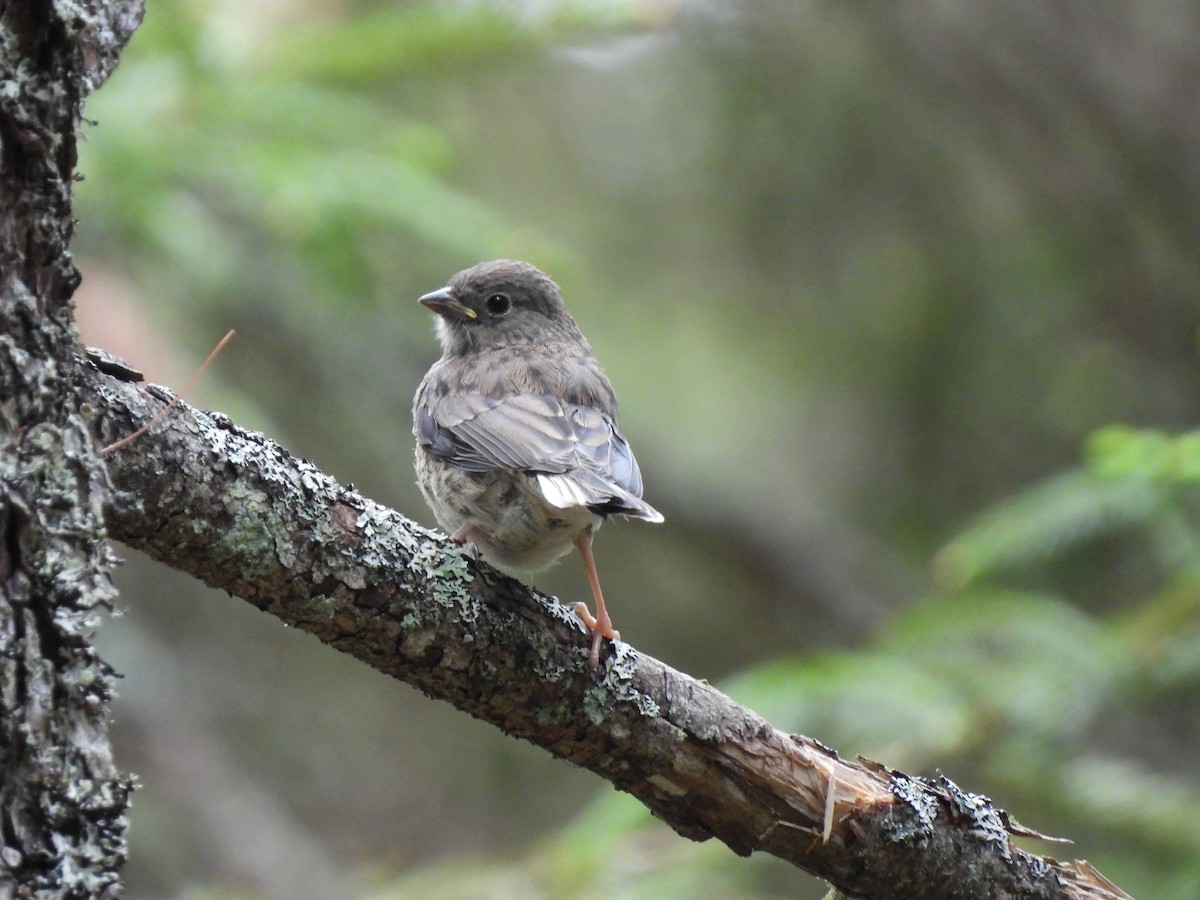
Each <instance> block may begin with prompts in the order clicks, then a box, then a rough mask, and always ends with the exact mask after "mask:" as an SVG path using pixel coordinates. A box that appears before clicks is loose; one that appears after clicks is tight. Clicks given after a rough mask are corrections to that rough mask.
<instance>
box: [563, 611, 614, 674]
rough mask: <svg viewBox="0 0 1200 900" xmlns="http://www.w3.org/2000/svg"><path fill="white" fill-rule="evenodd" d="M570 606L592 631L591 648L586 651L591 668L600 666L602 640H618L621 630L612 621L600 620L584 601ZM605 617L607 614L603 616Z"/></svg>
mask: <svg viewBox="0 0 1200 900" xmlns="http://www.w3.org/2000/svg"><path fill="white" fill-rule="evenodd" d="M571 606H572V608H573V609H574V610H575V614H576V615H577V616H579V618H581V619H583V624H584V625H586V626H587V629H588V631H590V632H591V633H592V649H591V652H590V653H588V662H589V663H591V666H592V668H593V669H597V670H599V668H600V647H601V645H602V644H603V642H604V638H608V639H609V640H610V641H619V640H620V639H621V632H619V631H617V629H615V628H613V627H612V621H611V620H610V621H608V622H601V621H600V620H599V619H597V618H596V617H595V616H593V615H592V613H591V611H590V610H589V609H588V608H587V604H586V603H572V604H571ZM605 618H607V616H606V617H605Z"/></svg>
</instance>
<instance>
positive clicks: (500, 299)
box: [483, 294, 512, 316]
mask: <svg viewBox="0 0 1200 900" xmlns="http://www.w3.org/2000/svg"><path fill="white" fill-rule="evenodd" d="M483 305H484V306H486V307H487V311H488V312H489V313H490V314H491V315H493V316H502V315H504V314H505V313H506V312H508V311H509V309H510V308H511V307H512V301H511V300H509V299H508V295H507V294H492V295H491V296H490V297H488V298H487V300H485V301H484V304H483Z"/></svg>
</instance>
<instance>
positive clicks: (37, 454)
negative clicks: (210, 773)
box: [0, 0, 141, 897]
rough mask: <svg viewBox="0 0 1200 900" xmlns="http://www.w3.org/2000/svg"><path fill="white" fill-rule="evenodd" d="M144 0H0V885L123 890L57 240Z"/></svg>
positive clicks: (61, 243) (97, 583) (86, 496)
mask: <svg viewBox="0 0 1200 900" xmlns="http://www.w3.org/2000/svg"><path fill="white" fill-rule="evenodd" d="M140 17H141V4H140V2H137V0H135V2H124V3H122V2H117V3H99V2H79V3H75V4H71V5H69V6H68V5H67V4H56V3H50V2H32V0H27V2H11V3H0V771H2V772H3V782H2V783H0V896H2V897H8V896H39V897H40V896H45V897H96V896H115V894H116V893H117V892H118V891H119V881H118V874H117V873H118V869H119V868H120V865H121V863H122V862H123V861H124V858H125V837H124V829H125V811H126V805H127V798H128V793H129V789H130V784H129V782H128V780H127V779H125V778H123V777H122V776H121V775H120V774H119V773H118V772H117V770H116V767H115V766H114V765H113V762H112V758H111V754H110V751H109V745H108V738H107V734H106V711H105V704H106V702H107V701H108V699H109V698H110V696H111V693H112V673H111V672H110V670H109V669H108V668H107V667H106V666H105V665H104V663H103V662H102V661H101V660H100V659H99V658H98V657H97V656H96V654H95V652H94V651H93V649H92V647H91V643H90V636H91V634H92V631H93V629H94V627H95V624H96V619H97V615H98V612H99V611H100V610H102V609H104V608H105V606H106V605H107V604H108V603H109V601H110V600H111V598H112V596H113V588H112V585H111V584H110V582H109V579H108V568H109V555H108V550H107V547H106V543H105V540H104V532H103V520H102V506H103V505H105V504H106V503H108V502H109V501H110V499H111V498H110V496H109V495H110V490H111V489H110V486H109V485H108V483H107V481H106V478H105V476H104V469H103V466H102V465H101V464H100V462H99V459H98V456H97V454H96V448H95V445H94V444H93V441H92V438H91V435H90V434H89V432H88V429H87V427H86V425H85V424H84V422H83V419H82V417H81V416H80V415H79V412H78V410H77V408H76V406H75V405H74V403H73V402H72V398H71V395H70V392H69V390H68V389H67V386H66V382H67V380H68V379H69V377H70V375H71V372H72V365H73V364H72V351H73V349H74V346H75V343H76V341H77V337H76V334H75V330H74V325H73V323H72V321H71V294H72V293H73V291H74V289H75V286H76V285H77V284H78V281H79V274H78V272H77V271H76V269H75V266H74V264H73V263H72V262H71V257H70V255H69V253H68V252H67V244H68V241H69V240H70V237H71V229H72V225H73V220H72V218H71V184H72V179H73V178H74V166H75V160H76V153H75V150H76V130H77V127H78V125H79V122H80V114H81V106H82V102H83V98H84V97H85V96H86V95H87V93H89V92H90V91H91V90H93V89H95V88H96V87H97V86H98V85H99V84H100V83H101V82H102V81H103V80H104V79H105V77H107V75H108V73H109V72H110V71H111V70H112V68H113V66H114V65H115V64H116V59H117V54H118V53H119V52H120V50H121V48H122V47H123V46H124V44H125V42H126V41H127V40H128V39H129V36H130V34H131V33H132V31H133V29H134V28H135V27H136V26H137V24H138V22H139V21H140Z"/></svg>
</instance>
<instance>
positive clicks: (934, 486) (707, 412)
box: [75, 0, 1200, 900]
mask: <svg viewBox="0 0 1200 900" xmlns="http://www.w3.org/2000/svg"><path fill="white" fill-rule="evenodd" d="M148 6H149V8H148V11H147V16H146V21H145V24H144V26H143V27H142V28H141V29H140V30H139V31H138V32H137V34H136V35H135V36H134V39H133V42H132V44H131V45H130V47H129V48H128V51H127V52H126V54H125V57H124V59H123V61H122V63H121V66H120V67H119V69H118V70H117V72H116V74H115V76H114V77H113V78H112V80H111V82H110V83H108V84H107V85H106V86H105V87H104V88H103V89H102V90H101V91H100V92H99V93H98V94H97V95H96V96H95V97H94V98H93V99H92V100H91V101H89V103H88V106H87V110H86V113H87V115H88V116H89V118H91V119H93V120H95V121H94V124H93V125H92V126H91V127H89V128H88V141H87V143H86V145H85V146H83V148H82V151H83V157H82V160H81V163H80V171H81V172H83V173H84V175H85V176H86V180H85V181H84V182H82V183H81V184H80V185H79V187H78V204H77V213H78V216H79V219H80V224H79V228H78V237H77V240H76V243H75V249H76V253H77V255H78V260H79V264H80V268H81V269H82V271H83V273H84V284H83V287H82V289H81V291H80V293H79V295H78V307H79V319H80V323H81V328H82V330H83V333H84V337H85V339H86V340H87V341H88V342H90V343H92V344H96V345H99V346H103V347H105V348H107V349H109V350H111V351H113V352H115V353H118V354H119V355H121V356H123V357H125V358H127V359H129V360H130V361H131V362H133V363H135V364H137V365H139V366H141V367H142V368H143V369H144V370H145V371H146V372H147V374H148V375H149V377H150V378H151V380H154V381H159V382H164V383H167V384H170V385H173V386H175V387H180V386H182V384H183V383H184V382H185V381H186V380H187V378H188V376H189V374H190V373H191V371H192V370H193V369H194V368H195V366H196V365H197V364H198V363H199V361H200V360H201V359H203V357H204V356H205V354H206V353H207V352H208V350H209V348H210V347H211V346H212V345H213V344H215V343H216V342H217V340H218V339H219V338H220V337H221V335H222V334H224V332H225V331H226V330H227V329H229V328H235V329H237V332H238V336H237V339H236V340H235V341H234V343H233V344H232V345H231V346H230V347H229V348H228V349H227V350H226V351H225V353H224V354H223V355H222V356H221V357H220V358H219V360H218V361H217V363H216V365H215V366H214V368H213V369H212V370H211V371H210V373H209V374H208V375H207V376H206V377H205V379H204V380H203V382H202V383H201V384H200V386H199V387H198V388H196V390H195V392H194V393H193V395H192V396H191V397H190V398H189V400H190V401H191V402H193V403H194V404H195V405H197V406H200V407H204V408H213V409H220V410H222V411H224V412H226V413H228V414H230V415H231V416H233V417H234V418H235V419H236V420H237V421H238V422H240V423H241V424H243V425H244V426H246V427H249V428H253V429H257V430H261V431H263V432H265V433H266V434H267V435H269V436H270V437H272V438H274V439H275V440H277V441H278V442H279V443H281V444H283V445H284V446H285V447H287V448H288V449H289V450H291V451H292V452H293V453H295V454H297V455H300V456H304V457H307V458H309V459H311V460H313V461H314V462H316V463H317V464H318V465H319V466H321V467H322V468H323V469H325V470H326V471H328V472H330V473H331V474H333V475H334V476H335V477H337V478H338V479H339V480H341V481H343V482H347V483H348V482H353V484H354V485H355V486H357V487H358V488H359V489H361V490H362V491H363V492H364V493H365V494H366V495H367V496H370V497H372V498H373V499H376V500H378V501H381V502H384V503H386V504H389V505H392V506H394V507H396V508H397V509H399V510H401V511H402V512H404V513H405V514H407V515H409V516H411V517H414V518H416V519H418V520H419V521H421V522H424V523H426V524H433V519H432V516H431V515H430V514H429V512H428V511H427V509H426V508H425V505H424V503H423V502H422V501H421V499H420V497H419V495H418V493H417V491H416V489H415V487H414V485H413V476H412V462H411V461H412V437H411V432H410V429H411V425H410V407H411V398H412V394H413V392H414V390H415V389H416V386H417V383H418V382H419V380H420V378H421V375H422V374H423V373H424V371H425V370H426V368H428V366H429V365H430V364H431V363H432V361H433V360H434V359H435V358H436V356H437V354H438V348H437V346H436V342H435V340H434V337H433V332H432V323H431V321H430V320H431V316H430V315H429V313H428V312H427V311H425V310H424V309H422V308H421V307H419V306H418V305H417V304H416V303H415V302H414V301H415V298H416V297H417V296H419V295H420V294H422V293H425V292H427V291H430V290H433V289H435V288H438V287H440V286H441V285H443V284H444V283H445V282H446V280H447V278H448V277H449V276H450V275H451V274H452V273H453V272H455V271H457V270H458V269H460V268H463V267H465V266H467V265H470V264H472V263H474V262H476V261H478V260H481V259H486V258H491V257H498V256H513V257H518V258H523V259H527V260H529V261H531V262H533V263H535V264H537V265H538V266H540V267H541V268H543V269H545V270H546V271H548V272H549V273H550V274H551V275H552V276H554V277H555V278H556V280H558V281H559V283H560V284H561V285H562V288H563V291H564V295H565V297H566V299H567V302H568V305H569V306H570V308H571V310H572V311H573V312H574V314H575V316H576V318H577V319H578V320H579V322H580V324H581V326H582V328H583V330H584V331H585V333H586V334H587V335H588V336H589V338H590V340H591V342H592V344H593V345H594V347H595V348H596V350H597V352H598V354H599V356H600V358H601V360H602V361H603V362H604V364H605V366H606V368H607V370H608V372H609V374H610V376H611V378H612V380H613V382H614V384H615V386H616V389H617V393H618V395H619V396H620V398H621V401H622V404H623V406H622V424H623V426H624V430H625V432H626V433H627V435H628V436H629V438H630V440H631V443H632V445H633V446H634V448H635V449H636V451H637V455H638V458H639V460H640V462H641V465H642V471H643V475H644V478H645V484H646V497H647V499H648V500H649V501H650V502H651V503H653V504H654V505H655V506H657V507H658V508H659V509H661V510H663V511H664V513H665V514H666V516H667V522H666V524H665V525H663V526H659V527H650V526H648V525H645V524H643V523H636V522H628V523H625V522H619V523H615V524H612V525H610V526H609V527H606V528H605V529H604V530H603V531H602V533H601V534H600V536H599V537H598V540H597V545H596V546H597V559H598V565H599V567H600V571H601V574H602V577H603V579H604V584H605V589H606V593H607V594H608V596H609V602H610V606H611V608H612V611H613V614H614V618H615V620H616V623H617V625H618V627H619V628H620V629H621V631H622V634H623V635H624V636H625V637H626V638H627V639H628V640H630V641H631V642H632V643H633V644H634V645H635V646H636V647H637V648H638V649H640V650H642V651H644V652H647V653H650V654H653V655H655V656H658V657H660V658H662V659H664V660H665V661H667V662H668V663H670V664H671V665H673V666H675V667H677V668H679V669H682V670H684V671H687V672H689V673H691V674H692V675H695V676H697V677H701V678H707V679H709V680H711V681H713V682H714V683H716V684H717V685H719V686H720V687H722V688H723V689H724V690H726V691H728V692H729V693H730V694H731V695H732V696H733V697H735V698H736V699H737V700H739V701H741V702H743V703H747V704H749V705H750V706H752V707H754V708H755V709H757V710H758V711H759V712H761V713H763V714H764V715H766V716H767V717H769V718H770V719H771V720H772V721H773V722H774V723H775V724H776V725H777V726H778V727H780V728H782V729H785V730H789V731H797V732H803V733H805V734H809V735H812V736H814V737H817V738H819V739H820V740H822V741H824V742H826V743H828V744H830V745H831V746H833V747H835V748H836V749H837V750H838V751H839V752H841V753H842V754H844V755H853V754H862V755H864V756H867V757H870V758H872V759H876V760H879V761H882V762H884V763H886V764H888V765H890V766H894V767H897V768H900V769H904V770H906V771H909V772H911V773H920V774H933V773H934V772H936V771H939V770H940V771H943V772H945V773H946V774H947V775H948V776H950V777H951V778H953V779H954V780H956V781H957V782H958V783H960V784H961V785H963V786H964V787H966V788H968V789H971V790H975V791H980V792H984V793H986V794H988V795H989V796H990V797H992V799H993V800H994V801H995V802H997V803H998V804H1000V805H1002V806H1004V807H1005V808H1007V809H1009V810H1010V811H1011V812H1012V813H1013V814H1014V815H1015V816H1016V817H1017V818H1019V819H1020V820H1021V821H1022V822H1024V823H1025V824H1027V825H1029V826H1031V827H1033V828H1036V829H1038V830H1041V831H1043V832H1046V833H1050V834H1059V835H1064V836H1067V837H1070V838H1072V839H1073V840H1074V841H1075V843H1074V844H1073V845H1069V846H1061V847H1056V846H1051V845H1047V844H1038V843H1034V842H1028V843H1027V846H1028V847H1029V849H1032V850H1035V851H1037V852H1040V853H1048V854H1051V855H1059V856H1063V857H1083V858H1087V859H1088V860H1090V861H1092V862H1093V863H1095V864H1096V865H1097V866H1098V867H1099V868H1100V869H1101V871H1102V872H1104V873H1105V874H1106V875H1108V876H1109V877H1110V878H1112V879H1113V880H1115V881H1116V882H1117V883H1119V884H1121V885H1122V886H1123V887H1124V888H1126V889H1127V890H1129V891H1130V892H1131V893H1133V894H1135V895H1137V896H1144V897H1155V898H1181V900H1194V898H1195V897H1197V896H1200V751H1198V750H1197V747H1200V504H1198V502H1197V482H1198V481H1200V436H1198V433H1197V432H1194V431H1193V429H1195V428H1197V424H1198V423H1200V355H1198V350H1200V348H1198V325H1200V254H1198V249H1200V106H1198V105H1197V101H1196V98H1197V96H1198V95H1200V9H1198V8H1197V7H1196V5H1195V4H1194V3H1187V2H1182V0H1160V2H1156V3H1152V4H1151V3H1143V4H1094V3H1091V2H1087V0H1073V2H1054V3H1026V2H1016V0H996V2H992V3H988V4H946V3H934V2H916V3H904V4H898V3H887V2H877V3H862V4H845V3H833V2H803V0H728V2H719V0H627V2H617V0H591V2H584V0H578V2H567V0H509V2H502V0H491V2H488V0H476V2H466V0H462V2H450V0H446V2H408V3H403V2H395V0H391V2H386V3H384V2H376V0H363V2H341V3H339V2H336V0H323V2H322V0H274V2H271V3H257V4H243V3H239V2H233V0H218V2H212V0H209V2H200V0H151V2H150V3H149V4H148ZM123 555H124V556H126V557H127V558H128V560H129V561H128V564H127V565H125V566H124V567H123V568H122V569H121V570H120V571H119V573H118V575H117V579H118V582H119V585H120V587H121V588H122V591H123V593H122V599H121V602H120V608H119V615H117V616H116V617H114V618H113V620H112V621H110V622H108V623H106V624H105V626H104V627H103V629H102V632H101V634H100V643H101V646H102V650H103V652H104V654H105V656H106V658H107V659H108V660H109V661H110V662H111V663H112V664H113V665H114V666H115V667H116V668H117V670H119V671H120V672H122V673H123V674H124V675H125V678H124V681H123V682H122V690H121V697H120V699H119V701H118V702H117V703H116V705H115V707H114V725H113V734H114V740H115V742H116V746H117V751H118V754H119V761H120V764H121V765H122V766H124V767H125V768H126V769H128V770H131V771H133V772H134V773H136V774H137V776H138V777H139V779H140V782H141V785H142V788H141V790H139V791H138V793H137V794H136V795H135V798H134V807H133V811H132V827H131V842H132V859H131V861H130V863H129V865H128V868H127V872H126V874H127V878H128V885H129V894H130V896H132V897H135V898H141V897H190V898H205V897H222V898H225V897H228V898H243V897H253V898H259V897H264V898H274V897H299V898H304V897H366V898H379V900H383V898H398V897H405V898H406V897H419V898H423V897H440V898H472V897H553V898H569V897H601V896H603V897H717V896H720V897H730V896H736V897H783V896H787V897H813V898H815V897H819V896H821V894H822V892H823V886H822V885H821V884H820V883H819V882H817V881H816V880H815V879H812V878H809V877H808V876H806V875H804V874H803V873H800V872H798V871H797V870H794V869H791V868H790V867H788V866H785V865H783V864H781V863H778V862H775V861H773V860H771V859H769V858H753V859H750V860H743V859H739V858H737V857H735V856H734V855H733V854H732V853H731V852H730V851H728V850H727V849H725V848H724V847H723V846H721V845H719V844H716V843H715V842H709V843H708V844H692V843H689V842H687V841H684V840H683V839H680V838H677V837H675V836H674V835H673V834H672V833H671V832H669V831H668V830H667V829H666V828H665V827H664V826H662V825H660V824H658V823H656V822H654V821H653V820H652V819H651V818H650V817H649V815H648V814H646V813H645V812H644V811H642V809H641V808H640V807H639V806H638V805H637V804H636V803H634V802H633V801H631V800H629V798H627V797H625V796H623V795H618V794H617V793H615V792H614V791H612V790H611V789H610V788H608V787H607V786H606V785H605V784H603V783H601V782H599V781H598V780H597V779H596V778H595V777H594V776H592V775H590V774H589V773H587V772H584V771H581V770H577V769H574V768H572V767H571V766H569V765H567V764H565V763H562V762H559V761H556V760H554V759H552V758H550V757H549V756H548V755H546V754H545V753H543V752H541V751H539V750H536V749H534V748H532V747H530V746H528V745H525V744H522V743H518V742H516V741H514V740H512V739H509V738H506V737H504V736H502V735H500V734H498V733H497V732H495V731H494V730H493V729H491V728H489V727H486V726H484V725H481V724H479V723H477V722H475V721H473V720H470V719H468V718H467V717H465V716H463V715H461V714H459V713H457V712H455V711H454V710H452V709H450V708H449V707H445V706H443V705H440V704H437V703H434V702H432V701H429V700H427V699H426V698H424V697H422V696H420V695H419V694H418V693H417V692H415V691H413V690H411V689H410V688H408V687H406V686H404V685H402V684H399V683H396V682H393V681H390V680H388V679H386V678H383V677H381V676H379V675H377V674H376V673H374V672H372V671H370V670H368V669H367V668H366V667H364V666H362V665H361V664H359V663H357V662H355V661H354V660H351V659H349V658H347V657H344V656H341V655H339V654H337V653H336V652H334V651H332V650H330V649H328V648H326V647H324V646H322V645H320V644H319V643H318V642H317V641H316V640H315V639H313V638H310V637H308V636H307V635H303V634H299V633H295V632H292V631H289V630H287V629H285V628H284V627H283V626H282V625H281V624H280V623H279V622H278V621H276V620H274V619H272V618H269V617H267V616H264V615H262V614H260V613H258V612H257V611H255V610H254V609H252V608H251V607H249V606H248V605H246V604H244V603H241V602H240V601H238V600H236V599H233V598H230V597H228V596H225V595H222V594H218V593H215V592H212V591H207V590H205V589H203V588H202V587H201V586H200V585H199V584H197V583H195V582H194V581H192V580H190V579H188V578H186V577H183V576H180V575H178V574H176V573H174V572H172V571H170V570H167V569H165V568H164V567H161V566H158V565H156V564H153V563H150V562H148V561H146V560H145V559H142V558H139V557H138V555H137V554H135V553H132V552H130V551H125V552H124V553H123ZM538 585H539V586H540V587H542V588H543V589H545V590H548V591H551V592H553V593H555V594H556V595H558V596H559V597H561V598H563V599H565V600H574V599H582V598H585V597H586V596H587V588H586V583H585V581H584V579H583V575H582V572H581V570H580V568H579V567H578V566H577V565H576V564H575V563H574V562H573V561H572V562H569V563H564V564H563V565H561V566H560V567H559V568H558V569H556V570H553V571H552V572H550V573H548V574H546V575H545V576H543V577H542V578H540V579H539V581H538Z"/></svg>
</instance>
